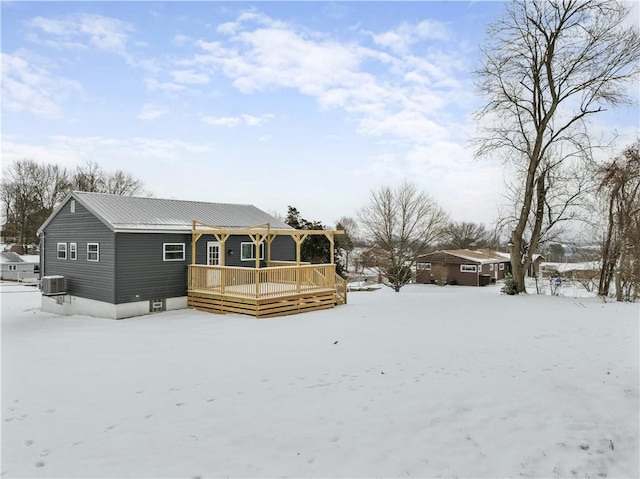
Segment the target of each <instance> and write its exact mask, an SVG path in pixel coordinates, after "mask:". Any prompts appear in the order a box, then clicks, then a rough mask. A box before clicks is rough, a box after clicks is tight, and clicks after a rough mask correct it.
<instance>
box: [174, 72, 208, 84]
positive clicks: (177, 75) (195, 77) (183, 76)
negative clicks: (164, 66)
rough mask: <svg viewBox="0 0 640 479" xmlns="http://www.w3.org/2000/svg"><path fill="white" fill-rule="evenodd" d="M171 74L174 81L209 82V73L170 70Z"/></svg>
mask: <svg viewBox="0 0 640 479" xmlns="http://www.w3.org/2000/svg"><path fill="white" fill-rule="evenodd" d="M171 76H172V77H173V80H174V81H175V82H176V83H187V84H191V85H198V84H200V85H203V84H207V83H209V75H207V74H206V73H198V72H196V71H194V70H178V71H174V72H171Z"/></svg>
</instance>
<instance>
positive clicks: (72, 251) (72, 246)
mask: <svg viewBox="0 0 640 479" xmlns="http://www.w3.org/2000/svg"><path fill="white" fill-rule="evenodd" d="M69 259H72V260H76V259H78V243H69Z"/></svg>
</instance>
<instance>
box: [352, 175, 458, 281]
mask: <svg viewBox="0 0 640 479" xmlns="http://www.w3.org/2000/svg"><path fill="white" fill-rule="evenodd" d="M359 217H360V222H361V224H362V227H363V228H364V230H365V231H366V232H367V233H368V234H369V236H370V238H371V241H372V242H373V248H374V251H375V252H376V256H377V259H378V269H379V271H380V272H381V273H382V274H383V275H384V276H386V277H387V279H388V280H389V284H388V286H390V287H392V288H393V289H394V290H395V291H396V292H398V291H400V288H402V286H404V285H405V284H407V283H408V282H409V281H410V280H411V270H412V267H413V265H414V264H415V259H416V257H417V256H418V255H420V254H424V253H426V252H427V248H428V247H429V245H431V244H432V243H434V242H435V241H437V240H439V239H441V238H442V234H443V231H444V228H445V227H446V225H447V222H448V216H447V214H446V213H445V212H444V210H442V209H441V208H440V207H439V206H438V204H437V203H436V202H435V201H434V200H433V199H431V197H430V196H429V195H428V194H426V193H424V192H421V191H419V190H418V188H417V187H416V186H415V185H413V184H411V183H404V184H402V185H401V186H399V187H398V188H396V189H391V188H389V187H382V188H380V189H378V190H374V191H373V192H372V193H371V198H370V202H369V204H368V205H367V206H365V207H364V208H362V209H361V210H360V211H359Z"/></svg>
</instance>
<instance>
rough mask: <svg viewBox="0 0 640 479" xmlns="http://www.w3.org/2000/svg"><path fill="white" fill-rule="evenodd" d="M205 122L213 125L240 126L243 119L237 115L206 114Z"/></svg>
mask: <svg viewBox="0 0 640 479" xmlns="http://www.w3.org/2000/svg"><path fill="white" fill-rule="evenodd" d="M202 121H203V123H206V124H207V125H212V126H227V127H229V128H233V127H235V126H238V125H239V124H240V123H241V122H242V120H241V119H240V117H237V116H217V117H216V116H205V117H203V118H202Z"/></svg>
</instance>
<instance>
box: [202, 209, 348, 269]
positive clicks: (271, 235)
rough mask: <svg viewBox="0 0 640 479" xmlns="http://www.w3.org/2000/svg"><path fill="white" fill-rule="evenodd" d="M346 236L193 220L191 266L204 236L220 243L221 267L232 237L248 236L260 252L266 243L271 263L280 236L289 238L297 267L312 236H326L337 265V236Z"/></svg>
mask: <svg viewBox="0 0 640 479" xmlns="http://www.w3.org/2000/svg"><path fill="white" fill-rule="evenodd" d="M341 234H344V230H296V229H275V228H271V224H270V223H264V224H260V225H255V226H249V227H247V228H224V227H220V226H214V225H210V224H207V223H203V222H201V221H197V220H193V223H192V227H191V264H196V243H197V242H198V240H199V239H200V238H201V237H202V236H203V235H212V236H213V237H214V238H216V240H217V241H218V242H219V243H220V266H225V264H226V263H225V254H226V247H225V244H226V241H227V239H228V238H229V237H230V236H235V235H246V236H248V237H249V238H250V239H251V241H252V242H253V244H254V245H255V247H256V251H258V250H259V248H260V244H261V243H265V244H266V245H267V248H266V261H267V264H269V263H270V262H271V244H272V243H273V240H274V239H276V237H278V236H289V237H291V238H293V241H295V243H296V265H298V266H299V265H301V264H302V263H301V261H300V249H301V245H302V242H303V241H304V240H305V239H307V237H309V236H311V235H324V236H325V237H326V238H327V239H328V240H329V243H330V246H331V247H330V252H331V260H330V262H331V264H335V257H334V245H335V236H336V235H341ZM259 267H260V255H259V254H256V268H259Z"/></svg>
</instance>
